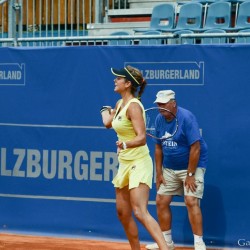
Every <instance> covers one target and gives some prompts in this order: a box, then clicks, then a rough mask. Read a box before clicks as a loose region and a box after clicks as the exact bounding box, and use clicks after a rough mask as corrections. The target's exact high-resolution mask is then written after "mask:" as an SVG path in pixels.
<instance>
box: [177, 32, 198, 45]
mask: <svg viewBox="0 0 250 250" xmlns="http://www.w3.org/2000/svg"><path fill="white" fill-rule="evenodd" d="M193 33H194V32H193V31H192V30H178V31H176V32H174V34H175V35H178V37H179V38H176V39H173V41H174V43H175V44H195V38H182V39H180V36H181V35H182V34H193Z"/></svg>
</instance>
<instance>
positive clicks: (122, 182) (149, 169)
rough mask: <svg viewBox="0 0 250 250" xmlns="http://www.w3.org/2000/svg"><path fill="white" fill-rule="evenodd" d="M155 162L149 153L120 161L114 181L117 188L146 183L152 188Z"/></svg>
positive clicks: (133, 186) (132, 186) (130, 187)
mask: <svg viewBox="0 0 250 250" xmlns="http://www.w3.org/2000/svg"><path fill="white" fill-rule="evenodd" d="M152 179H153V162H152V159H151V157H150V155H149V154H147V155H146V156H144V157H142V158H140V159H136V160H133V161H124V160H122V161H121V160H120V161H119V168H118V172H117V175H116V176H115V178H114V179H113V181H112V183H113V184H114V187H115V188H123V187H125V186H128V188H129V189H132V188H135V187H138V186H139V185H140V183H144V184H146V185H148V186H149V188H152Z"/></svg>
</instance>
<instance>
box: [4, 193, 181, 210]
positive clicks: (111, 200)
mask: <svg viewBox="0 0 250 250" xmlns="http://www.w3.org/2000/svg"><path fill="white" fill-rule="evenodd" d="M0 197H3V198H21V199H41V200H64V201H80V202H101V203H116V200H115V199H104V198H86V197H69V196H47V195H24V194H1V193H0ZM149 205H155V201H149ZM171 205H172V206H178V207H182V206H185V204H184V202H172V203H171Z"/></svg>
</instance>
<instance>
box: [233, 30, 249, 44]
mask: <svg viewBox="0 0 250 250" xmlns="http://www.w3.org/2000/svg"><path fill="white" fill-rule="evenodd" d="M246 32H247V33H250V29H245V30H240V31H239V32H238V33H246ZM235 43H250V36H246V37H237V38H236V40H235Z"/></svg>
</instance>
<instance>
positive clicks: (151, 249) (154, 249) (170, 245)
mask: <svg viewBox="0 0 250 250" xmlns="http://www.w3.org/2000/svg"><path fill="white" fill-rule="evenodd" d="M167 245H168V249H169V250H174V242H173V241H172V242H171V243H167ZM146 249H148V250H157V249H159V247H158V245H157V243H153V244H149V245H146Z"/></svg>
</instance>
